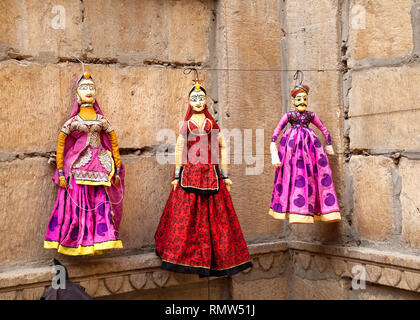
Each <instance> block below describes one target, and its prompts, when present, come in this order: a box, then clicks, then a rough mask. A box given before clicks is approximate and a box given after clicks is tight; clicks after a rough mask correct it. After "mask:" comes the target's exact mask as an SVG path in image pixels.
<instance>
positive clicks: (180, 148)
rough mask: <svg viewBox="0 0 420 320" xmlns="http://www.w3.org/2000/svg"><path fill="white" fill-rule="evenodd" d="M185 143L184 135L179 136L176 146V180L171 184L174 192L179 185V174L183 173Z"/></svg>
mask: <svg viewBox="0 0 420 320" xmlns="http://www.w3.org/2000/svg"><path fill="white" fill-rule="evenodd" d="M184 142H185V139H184V137H183V136H182V135H179V136H178V139H177V140H176V146H175V179H174V180H173V181H172V182H171V184H172V185H173V186H174V190H175V189H176V186H177V185H178V180H179V172H180V171H181V167H182V154H183V152H184Z"/></svg>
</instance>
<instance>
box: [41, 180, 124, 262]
mask: <svg viewBox="0 0 420 320" xmlns="http://www.w3.org/2000/svg"><path fill="white" fill-rule="evenodd" d="M122 247H123V246H122V242H121V240H120V239H119V237H118V232H117V231H116V230H115V227H114V222H113V214H112V211H111V203H110V201H109V197H108V195H107V193H106V190H105V187H104V186H101V185H99V186H91V185H81V184H76V182H75V180H74V178H72V184H71V189H70V188H69V189H67V190H66V189H64V188H61V187H59V189H58V195H57V201H56V203H55V206H54V209H53V211H52V213H51V217H50V220H49V223H48V226H47V233H46V236H45V240H44V248H47V249H57V251H58V252H59V253H62V254H66V255H72V256H76V255H92V254H101V253H102V250H106V249H113V248H122Z"/></svg>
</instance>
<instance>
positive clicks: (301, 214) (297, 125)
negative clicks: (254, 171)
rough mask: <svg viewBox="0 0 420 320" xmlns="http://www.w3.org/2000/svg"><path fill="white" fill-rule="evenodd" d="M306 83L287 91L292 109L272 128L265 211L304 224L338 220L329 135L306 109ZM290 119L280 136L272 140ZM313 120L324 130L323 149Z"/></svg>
mask: <svg viewBox="0 0 420 320" xmlns="http://www.w3.org/2000/svg"><path fill="white" fill-rule="evenodd" d="M308 93H309V87H308V86H306V85H297V86H296V87H295V88H294V89H293V90H292V92H291V95H292V101H293V104H294V105H295V108H296V110H295V111H291V112H288V113H286V114H285V115H284V116H283V117H282V118H281V119H280V122H279V124H278V125H277V127H276V129H275V130H274V133H273V136H272V139H271V141H272V142H271V145H270V151H271V157H272V164H273V165H274V166H275V168H276V173H275V179H274V187H273V195H272V199H271V205H270V211H269V214H270V215H271V216H273V217H274V218H276V219H289V223H291V224H292V223H293V224H305V223H314V221H324V222H336V221H340V220H341V216H340V212H339V211H340V208H339V206H338V201H337V195H336V193H335V189H334V183H333V180H332V176H331V168H330V166H329V161H328V157H327V155H326V152H327V153H328V154H334V151H333V149H332V146H331V137H330V135H329V133H328V130H327V129H326V128H325V126H324V125H323V123H322V122H321V120H320V119H319V117H318V116H317V115H316V114H315V113H314V112H310V111H307V110H306V108H307V105H308ZM288 123H290V124H291V126H292V127H291V128H288V129H286V131H285V132H284V134H283V136H282V137H281V139H280V144H279V149H278V151H277V146H276V140H277V138H278V136H279V135H280V133H281V131H282V130H283V129H284V128H285V127H286V125H287V124H288ZM311 123H313V124H314V125H315V126H316V127H317V128H318V129H319V130H321V132H322V133H323V134H324V136H325V139H326V142H327V146H326V147H325V151H324V149H323V148H322V144H321V141H320V140H319V138H318V137H317V136H316V134H315V131H314V130H312V129H311V128H309V125H310V124H311Z"/></svg>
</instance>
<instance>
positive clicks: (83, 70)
mask: <svg viewBox="0 0 420 320" xmlns="http://www.w3.org/2000/svg"><path fill="white" fill-rule="evenodd" d="M72 57H73V58H75V59H76V60H78V61H79V62H80V63H81V64H82V73H83V74H84V73H85V64H84V63H83V61H81V60H80V59H79V58H78V57H76V56H72Z"/></svg>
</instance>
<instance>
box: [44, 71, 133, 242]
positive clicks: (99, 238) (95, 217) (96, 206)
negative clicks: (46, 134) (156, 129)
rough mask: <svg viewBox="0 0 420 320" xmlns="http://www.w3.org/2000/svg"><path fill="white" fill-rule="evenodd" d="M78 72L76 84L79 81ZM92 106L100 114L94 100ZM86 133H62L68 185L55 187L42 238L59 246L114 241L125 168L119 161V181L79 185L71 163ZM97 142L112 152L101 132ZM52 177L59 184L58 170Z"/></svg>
mask: <svg viewBox="0 0 420 320" xmlns="http://www.w3.org/2000/svg"><path fill="white" fill-rule="evenodd" d="M81 77H82V75H81V76H79V77H78V79H77V81H76V84H77V83H78V82H79V80H80V78H81ZM79 109H80V107H79V104H78V102H77V97H75V100H74V105H73V110H72V113H71V115H70V117H69V119H70V118H72V117H74V116H76V115H77V114H78V113H79ZM94 109H95V111H96V113H97V114H100V115H103V112H102V110H101V108H100V107H99V105H98V103H97V102H95V104H94ZM87 138H88V133H86V132H77V131H73V132H72V133H71V134H70V135H68V136H67V137H66V142H65V147H64V154H63V158H64V161H63V170H64V175H65V177H66V179H67V181H68V185H69V189H68V191H67V190H66V189H63V188H61V187H59V189H58V195H57V201H56V204H55V207H54V209H53V211H52V214H51V218H50V221H49V224H48V228H47V234H46V236H45V241H53V242H59V243H60V244H61V245H62V246H65V247H70V248H75V247H78V246H93V245H95V244H99V243H103V242H106V241H116V240H119V238H118V230H119V226H120V223H121V217H122V209H123V204H122V202H123V201H122V199H123V196H124V177H125V168H124V165H123V164H121V171H120V183H119V185H115V184H114V178H112V179H111V186H110V187H106V186H103V185H99V186H88V185H79V184H76V183H75V180H74V178H73V177H71V165H72V164H73V163H74V161H75V160H76V159H77V158H78V157H79V155H80V154H81V153H82V151H83V150H84V149H85V147H86V142H87ZM101 144H102V147H103V148H104V149H105V150H108V151H110V152H112V145H111V139H110V137H109V135H108V134H107V133H105V132H103V131H102V132H101ZM53 181H54V182H55V183H56V184H58V185H59V175H58V170H56V172H55V175H54V177H53Z"/></svg>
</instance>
